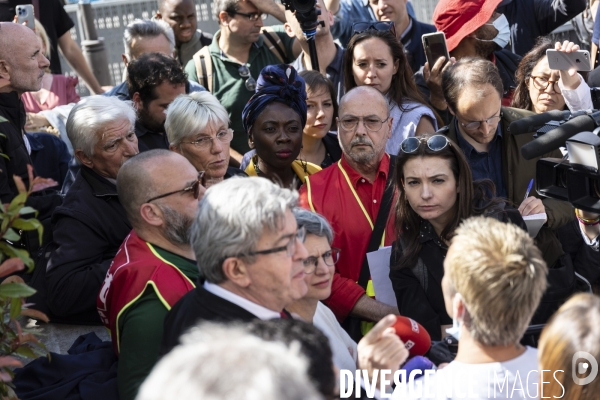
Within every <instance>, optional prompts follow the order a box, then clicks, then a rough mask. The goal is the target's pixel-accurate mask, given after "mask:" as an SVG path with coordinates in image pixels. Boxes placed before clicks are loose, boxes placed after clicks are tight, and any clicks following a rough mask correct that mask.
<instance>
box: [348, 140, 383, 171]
mask: <svg viewBox="0 0 600 400" xmlns="http://www.w3.org/2000/svg"><path fill="white" fill-rule="evenodd" d="M358 144H362V145H367V146H370V147H371V150H370V151H364V150H363V151H360V152H357V151H353V150H352V148H353V147H354V146H356V145H358ZM349 147H350V148H345V146H343V145H342V148H343V149H344V153H345V154H346V155H347V156H348V157H350V158H351V159H352V160H353V161H354V162H356V163H358V164H367V163H370V162H371V161H373V159H375V157H376V156H377V151H376V149H375V145H374V143H373V141H372V140H371V139H369V138H368V137H367V136H356V137H355V138H354V139H352V141H351V142H350V145H349Z"/></svg>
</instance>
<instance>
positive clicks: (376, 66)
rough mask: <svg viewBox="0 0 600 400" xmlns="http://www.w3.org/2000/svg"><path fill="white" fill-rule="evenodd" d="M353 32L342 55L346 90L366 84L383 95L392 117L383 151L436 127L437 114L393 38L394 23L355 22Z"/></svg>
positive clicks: (395, 150)
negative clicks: (416, 83) (389, 132)
mask: <svg viewBox="0 0 600 400" xmlns="http://www.w3.org/2000/svg"><path fill="white" fill-rule="evenodd" d="M353 29H354V35H353V36H352V38H351V39H350V42H349V43H348V48H347V49H346V53H345V54H344V86H345V89H346V92H348V91H349V90H350V89H352V88H354V87H356V86H362V85H368V86H373V87H374V88H376V89H378V90H379V91H380V92H381V93H383V94H384V95H385V97H386V98H387V100H388V103H389V109H390V117H391V118H393V123H392V136H391V138H390V139H389V140H388V142H387V145H386V148H385V151H386V152H387V153H389V154H396V153H398V147H399V145H400V143H401V142H402V140H404V139H406V138H407V137H411V136H415V135H418V134H420V133H424V132H435V131H436V130H437V128H438V125H437V120H436V115H435V114H434V112H433V111H432V110H431V109H430V108H429V107H428V106H427V105H426V102H425V100H424V99H423V97H422V96H421V93H420V92H419V90H418V89H417V86H416V85H415V82H414V79H413V71H412V70H411V69H410V66H409V65H408V62H407V60H406V55H405V54H404V49H403V48H402V45H401V44H400V42H399V41H398V39H396V35H395V29H394V23H393V22H387V21H380V22H377V23H374V24H370V23H364V22H359V23H356V24H354V26H353Z"/></svg>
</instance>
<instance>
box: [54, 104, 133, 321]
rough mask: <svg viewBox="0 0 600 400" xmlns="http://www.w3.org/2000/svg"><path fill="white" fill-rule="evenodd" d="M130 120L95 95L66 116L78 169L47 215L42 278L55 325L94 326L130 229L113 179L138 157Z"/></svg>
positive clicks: (128, 109) (128, 113)
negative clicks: (49, 238)
mask: <svg viewBox="0 0 600 400" xmlns="http://www.w3.org/2000/svg"><path fill="white" fill-rule="evenodd" d="M135 118H136V115H135V110H134V109H133V107H132V106H131V104H130V103H128V102H123V101H121V100H119V99H117V98H114V97H105V96H101V95H97V96H90V97H87V98H85V99H83V100H82V101H80V102H79V103H78V104H77V105H76V106H75V107H74V108H73V110H72V111H71V113H70V114H69V119H68V120H67V134H68V135H69V139H70V141H71V143H72V144H73V149H74V153H75V157H76V158H77V160H78V161H79V163H81V169H80V171H79V172H78V173H77V177H76V178H75V182H73V185H72V186H71V187H70V189H69V191H68V192H67V194H66V196H65V199H64V202H63V204H62V205H61V206H60V207H57V208H56V210H55V211H54V214H53V215H52V231H53V240H54V244H53V247H52V248H51V250H49V251H51V254H50V258H49V260H48V265H47V271H46V278H45V280H46V290H47V299H46V300H47V301H46V303H47V306H48V308H49V310H50V312H51V313H52V314H53V315H51V319H52V320H53V321H55V322H71V323H76V324H84V323H88V324H99V323H100V318H99V316H98V312H97V310H96V296H97V294H98V291H99V290H100V286H101V285H102V281H103V280H104V277H105V276H106V271H107V270H108V267H109V266H110V263H111V261H112V259H113V258H114V256H115V254H116V253H117V250H118V249H119V246H121V243H122V242H123V239H125V237H126V236H127V235H128V234H129V232H130V231H131V224H130V223H129V221H128V219H127V215H126V213H125V210H124V209H123V207H122V206H121V203H120V202H119V198H118V196H117V187H116V178H117V172H119V169H120V168H121V165H123V163H124V162H125V161H127V159H129V158H131V157H133V156H134V155H136V154H137V153H138V145H137V137H136V136H135V132H134V123H135Z"/></svg>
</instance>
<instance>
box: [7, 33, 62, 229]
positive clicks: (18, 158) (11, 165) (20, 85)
mask: <svg viewBox="0 0 600 400" xmlns="http://www.w3.org/2000/svg"><path fill="white" fill-rule="evenodd" d="M49 65H50V62H49V61H48V59H47V58H46V57H45V56H44V54H43V53H42V43H41V41H40V39H39V38H38V37H37V36H36V34H35V33H34V32H33V31H32V30H31V29H29V28H27V27H25V26H23V25H19V24H15V23H12V22H1V23H0V81H1V83H2V87H0V116H1V117H4V118H5V119H6V120H7V121H6V122H0V133H2V136H1V137H0V153H2V154H4V155H6V158H4V157H0V200H1V201H2V203H10V201H11V200H12V199H13V198H14V197H15V196H16V195H17V194H18V190H17V187H16V185H15V182H14V180H13V176H15V175H17V176H19V177H20V178H21V179H22V180H23V182H24V183H25V185H26V186H27V187H28V186H29V174H28V170H27V165H28V164H32V161H31V158H30V154H31V146H30V145H29V142H28V141H27V139H26V137H25V135H24V133H25V131H24V127H25V121H26V119H27V118H26V114H25V109H24V108H23V102H22V101H21V96H22V95H23V93H25V92H36V91H38V90H40V88H41V87H42V78H43V76H44V70H45V69H46V68H47V67H48V66H49ZM43 199H44V198H43V197H40V198H37V199H36V198H34V197H31V198H30V199H28V205H32V206H34V207H35V208H36V209H37V210H38V211H39V212H40V213H41V214H40V217H41V218H43V217H45V215H48V217H49V215H50V213H51V208H49V207H47V206H48V204H44V202H43V201H41V200H43ZM38 200H39V201H38ZM33 203H35V204H33Z"/></svg>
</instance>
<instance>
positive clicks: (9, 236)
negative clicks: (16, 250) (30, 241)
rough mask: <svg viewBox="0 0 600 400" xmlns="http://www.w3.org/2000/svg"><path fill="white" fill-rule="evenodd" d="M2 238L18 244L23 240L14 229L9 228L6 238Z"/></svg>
mask: <svg viewBox="0 0 600 400" xmlns="http://www.w3.org/2000/svg"><path fill="white" fill-rule="evenodd" d="M2 238H3V239H6V240H10V241H11V242H18V241H19V240H21V236H19V234H18V233H17V232H15V230H14V229H12V228H8V229H7V230H6V233H5V234H4V236H2Z"/></svg>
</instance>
